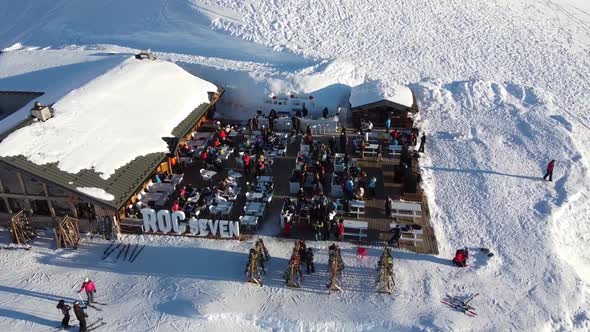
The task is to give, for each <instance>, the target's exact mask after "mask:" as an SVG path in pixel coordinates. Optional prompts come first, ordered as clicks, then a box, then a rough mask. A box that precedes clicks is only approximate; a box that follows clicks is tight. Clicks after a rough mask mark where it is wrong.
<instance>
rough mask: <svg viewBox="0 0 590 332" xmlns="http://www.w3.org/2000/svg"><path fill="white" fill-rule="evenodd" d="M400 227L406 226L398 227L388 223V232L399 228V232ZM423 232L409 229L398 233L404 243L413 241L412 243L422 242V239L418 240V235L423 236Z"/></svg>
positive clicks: (398, 225)
mask: <svg viewBox="0 0 590 332" xmlns="http://www.w3.org/2000/svg"><path fill="white" fill-rule="evenodd" d="M402 226H406V225H400V224H396V223H390V224H389V230H393V229H394V228H396V227H400V231H401V227H402ZM423 234H424V231H423V230H422V229H413V228H411V227H410V229H409V230H407V231H401V232H400V238H399V239H400V240H406V241H413V242H422V239H419V238H418V235H423Z"/></svg>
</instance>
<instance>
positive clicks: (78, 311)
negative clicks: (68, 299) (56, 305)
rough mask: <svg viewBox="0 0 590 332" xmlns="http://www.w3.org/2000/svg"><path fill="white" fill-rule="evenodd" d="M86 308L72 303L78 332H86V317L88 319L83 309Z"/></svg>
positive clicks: (77, 303) (78, 303)
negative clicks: (78, 327) (78, 325)
mask: <svg viewBox="0 0 590 332" xmlns="http://www.w3.org/2000/svg"><path fill="white" fill-rule="evenodd" d="M86 308H87V307H86V306H84V307H82V306H81V305H80V302H78V301H76V302H74V315H76V319H77V320H78V321H79V322H80V332H87V331H88V328H87V326H86V317H88V315H87V314H86V312H84V309H86Z"/></svg>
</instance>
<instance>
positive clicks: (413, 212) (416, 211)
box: [390, 201, 422, 222]
mask: <svg viewBox="0 0 590 332" xmlns="http://www.w3.org/2000/svg"><path fill="white" fill-rule="evenodd" d="M390 217H394V218H401V219H410V220H412V221H413V222H416V219H421V218H422V203H418V202H401V201H398V202H393V206H392V209H391V215H390Z"/></svg>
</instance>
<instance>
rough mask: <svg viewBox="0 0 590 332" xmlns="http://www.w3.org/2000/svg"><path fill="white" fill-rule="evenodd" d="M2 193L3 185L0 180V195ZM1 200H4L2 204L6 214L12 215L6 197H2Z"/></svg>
mask: <svg viewBox="0 0 590 332" xmlns="http://www.w3.org/2000/svg"><path fill="white" fill-rule="evenodd" d="M3 193H4V185H3V184H2V180H1V179H0V194H3ZM2 199H3V200H4V204H5V205H6V211H8V213H10V214H12V209H11V208H10V202H9V201H8V198H7V197H2Z"/></svg>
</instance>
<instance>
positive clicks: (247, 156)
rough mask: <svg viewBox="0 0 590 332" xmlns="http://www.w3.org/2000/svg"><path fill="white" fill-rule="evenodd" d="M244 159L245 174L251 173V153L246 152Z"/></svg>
mask: <svg viewBox="0 0 590 332" xmlns="http://www.w3.org/2000/svg"><path fill="white" fill-rule="evenodd" d="M242 161H243V162H244V174H250V154H248V153H247V152H246V153H244V156H243V157H242Z"/></svg>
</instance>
